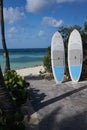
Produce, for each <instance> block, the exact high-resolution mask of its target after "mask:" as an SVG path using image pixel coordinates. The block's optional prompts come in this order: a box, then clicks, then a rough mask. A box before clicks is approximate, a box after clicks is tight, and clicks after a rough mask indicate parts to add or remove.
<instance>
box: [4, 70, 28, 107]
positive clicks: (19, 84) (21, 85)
mask: <svg viewBox="0 0 87 130" xmlns="http://www.w3.org/2000/svg"><path fill="white" fill-rule="evenodd" d="M4 80H5V84H6V87H7V89H8V90H9V91H10V93H11V96H12V99H13V100H14V101H15V102H16V104H17V105H21V104H23V103H25V102H26V99H27V91H26V88H27V87H28V86H29V83H27V82H26V81H25V80H24V78H23V77H22V76H20V75H17V73H16V71H14V70H11V71H10V70H9V71H7V72H6V73H5V74H4Z"/></svg>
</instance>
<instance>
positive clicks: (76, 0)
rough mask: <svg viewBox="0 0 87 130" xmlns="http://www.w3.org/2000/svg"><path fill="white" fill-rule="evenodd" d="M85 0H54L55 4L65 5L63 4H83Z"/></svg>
mask: <svg viewBox="0 0 87 130" xmlns="http://www.w3.org/2000/svg"><path fill="white" fill-rule="evenodd" d="M84 1H87V0H56V2H57V3H65V2H70V3H71V2H84Z"/></svg>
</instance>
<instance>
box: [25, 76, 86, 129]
mask: <svg viewBox="0 0 87 130" xmlns="http://www.w3.org/2000/svg"><path fill="white" fill-rule="evenodd" d="M33 79H34V80H33ZM26 80H28V81H29V82H30V84H31V87H30V88H29V93H30V95H31V97H32V100H31V104H32V106H33V109H34V112H35V113H33V116H34V117H35V119H36V120H34V118H33V119H32V120H30V122H31V123H30V124H32V126H33V127H32V130H37V129H38V130H87V81H84V82H79V83H77V84H72V82H71V81H70V82H65V83H62V84H59V85H56V84H55V82H54V80H51V81H48V80H40V79H38V78H31V79H28V78H26ZM34 114H35V115H34ZM35 122H36V124H35Z"/></svg>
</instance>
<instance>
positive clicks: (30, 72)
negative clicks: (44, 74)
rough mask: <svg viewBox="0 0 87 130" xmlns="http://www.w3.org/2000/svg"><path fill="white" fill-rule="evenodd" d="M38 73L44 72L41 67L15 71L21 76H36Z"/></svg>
mask: <svg viewBox="0 0 87 130" xmlns="http://www.w3.org/2000/svg"><path fill="white" fill-rule="evenodd" d="M40 71H44V67H43V66H42V65H41V66H35V67H29V68H23V69H18V70H16V72H17V73H18V74H19V75H21V76H29V75H31V76H38V75H39V74H40Z"/></svg>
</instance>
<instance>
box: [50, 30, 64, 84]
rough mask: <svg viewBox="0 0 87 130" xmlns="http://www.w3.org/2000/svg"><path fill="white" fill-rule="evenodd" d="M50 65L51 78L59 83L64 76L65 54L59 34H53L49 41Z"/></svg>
mask: <svg viewBox="0 0 87 130" xmlns="http://www.w3.org/2000/svg"><path fill="white" fill-rule="evenodd" d="M51 63H52V71H53V76H54V79H55V81H56V83H57V84H58V83H61V82H62V81H63V76H64V68H65V53H64V43H63V39H62V36H61V34H60V33H59V32H55V33H54V35H53V36H52V40H51Z"/></svg>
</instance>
